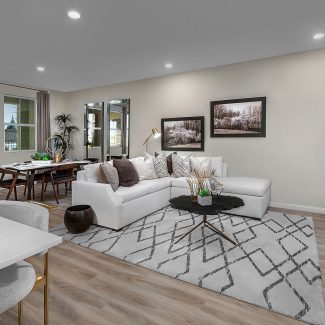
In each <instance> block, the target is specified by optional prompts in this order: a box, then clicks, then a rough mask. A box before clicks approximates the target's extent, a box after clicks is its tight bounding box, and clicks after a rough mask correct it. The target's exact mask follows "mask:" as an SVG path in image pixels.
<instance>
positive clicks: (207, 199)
mask: <svg viewBox="0 0 325 325" xmlns="http://www.w3.org/2000/svg"><path fill="white" fill-rule="evenodd" d="M197 203H198V204H200V205H202V206H206V205H212V195H211V194H210V192H209V190H208V189H202V190H200V192H199V196H198V197H197Z"/></svg>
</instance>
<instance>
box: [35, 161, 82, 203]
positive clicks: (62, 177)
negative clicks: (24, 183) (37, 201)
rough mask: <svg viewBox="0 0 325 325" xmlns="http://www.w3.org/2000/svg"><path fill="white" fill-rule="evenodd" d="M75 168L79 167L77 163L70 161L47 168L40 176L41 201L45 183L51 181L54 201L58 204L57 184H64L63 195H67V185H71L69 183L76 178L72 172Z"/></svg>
mask: <svg viewBox="0 0 325 325" xmlns="http://www.w3.org/2000/svg"><path fill="white" fill-rule="evenodd" d="M76 168H79V165H78V164H73V163H72V164H64V165H59V166H55V167H52V168H51V169H49V170H48V171H47V172H46V173H45V174H44V176H43V178H42V189H41V201H43V199H44V192H45V188H46V186H47V183H51V184H52V188H53V193H54V197H55V200H56V203H57V204H59V200H58V186H59V184H65V195H66V196H67V195H68V185H71V183H72V182H73V181H75V180H76V179H77V178H76V176H75V174H74V170H75V169H76Z"/></svg>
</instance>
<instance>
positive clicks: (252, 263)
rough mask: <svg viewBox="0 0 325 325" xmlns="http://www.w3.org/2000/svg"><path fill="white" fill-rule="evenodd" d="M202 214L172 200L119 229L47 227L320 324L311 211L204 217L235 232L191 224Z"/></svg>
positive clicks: (323, 312) (324, 318) (322, 312)
mask: <svg viewBox="0 0 325 325" xmlns="http://www.w3.org/2000/svg"><path fill="white" fill-rule="evenodd" d="M201 219H202V216H200V215H198V214H193V213H189V212H187V211H183V210H177V209H173V208H171V207H170V206H168V207H166V208H164V209H162V210H159V211H157V212H155V213H153V214H151V215H149V216H147V217H145V218H143V219H140V220H138V221H136V222H135V223H133V224H131V225H129V226H127V227H125V228H123V229H122V230H120V231H113V230H111V229H108V228H105V227H100V226H97V225H93V226H91V227H90V229H89V230H88V231H87V232H85V233H83V234H79V235H73V234H70V233H69V232H68V231H67V229H66V228H65V226H64V225H60V226H57V227H56V228H54V229H53V230H52V231H51V232H52V233H55V234H57V235H59V236H62V237H63V239H65V240H67V241H71V242H73V243H76V244H78V245H81V246H84V247H88V248H90V249H93V250H96V251H98V252H101V253H103V254H106V255H109V256H114V257H117V258H119V259H121V260H124V261H128V262H131V263H134V264H137V265H141V266H143V267H145V268H148V269H150V270H153V271H156V272H159V273H163V274H165V275H168V276H170V277H173V278H176V279H179V280H182V281H185V282H189V283H192V284H194V285H197V286H200V287H202V288H206V289H209V290H212V291H215V292H218V293H220V294H223V295H227V296H230V297H233V298H235V299H239V300H242V301H245V302H248V303H251V304H254V305H256V306H259V307H262V308H265V309H269V310H272V311H275V312H277V313H281V314H284V315H286V316H289V317H293V318H296V319H299V320H302V321H305V322H307V323H310V324H322V325H325V309H324V298H323V289H322V279H321V274H320V266H319V256H318V251H317V244H316V237H315V232H314V224H313V221H312V219H311V218H308V217H303V216H298V215H290V214H284V213H278V212H267V213H266V214H265V215H264V217H263V218H262V220H253V219H249V218H244V217H237V216H230V215H225V214H220V216H215V215H214V216H208V221H210V222H211V223H212V224H214V225H215V226H216V227H218V228H219V229H221V230H222V231H224V232H225V233H226V234H228V235H229V236H230V237H232V238H234V241H235V242H236V243H237V245H233V244H232V243H230V242H228V241H226V240H224V239H223V238H222V237H220V236H219V235H217V234H215V233H214V232H212V231H211V230H210V229H209V228H207V227H203V228H197V229H196V230H194V231H193V232H192V233H191V234H189V235H188V236H186V237H185V238H184V239H182V240H181V241H180V242H178V243H177V244H174V242H175V241H177V238H179V237H180V236H182V235H183V234H185V233H186V232H187V231H188V230H189V229H191V228H192V227H193V226H194V225H195V224H197V223H198V222H200V221H201Z"/></svg>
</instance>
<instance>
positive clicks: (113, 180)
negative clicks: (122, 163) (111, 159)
mask: <svg viewBox="0 0 325 325" xmlns="http://www.w3.org/2000/svg"><path fill="white" fill-rule="evenodd" d="M99 170H100V171H101V172H102V173H103V175H104V177H105V180H106V183H108V184H111V186H112V189H113V191H114V192H115V191H116V190H117V189H118V186H119V184H120V180H119V178H118V172H117V169H116V168H115V167H113V166H112V165H111V164H110V163H108V162H107V161H106V162H103V163H102V164H100V167H99ZM99 182H100V180H99Z"/></svg>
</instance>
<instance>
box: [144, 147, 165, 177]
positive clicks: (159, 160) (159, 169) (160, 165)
mask: <svg viewBox="0 0 325 325" xmlns="http://www.w3.org/2000/svg"><path fill="white" fill-rule="evenodd" d="M150 159H151V160H152V161H153V165H154V167H155V171H156V174H157V177H158V178H162V177H169V173H168V169H167V159H166V155H165V154H161V155H159V156H157V157H154V156H151V155H150V154H148V153H147V152H145V153H144V160H145V161H146V160H150Z"/></svg>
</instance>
